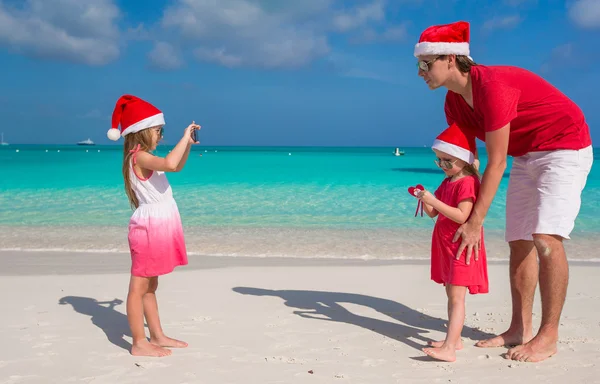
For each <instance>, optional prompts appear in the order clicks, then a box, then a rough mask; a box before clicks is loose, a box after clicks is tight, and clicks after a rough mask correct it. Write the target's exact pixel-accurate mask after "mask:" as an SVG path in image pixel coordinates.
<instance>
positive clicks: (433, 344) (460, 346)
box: [427, 285, 463, 351]
mask: <svg viewBox="0 0 600 384" xmlns="http://www.w3.org/2000/svg"><path fill="white" fill-rule="evenodd" d="M446 296H447V297H448V319H450V318H451V317H452V308H453V306H452V301H451V300H450V294H449V293H448V286H447V285H446ZM448 327H450V325H448ZM445 342H446V340H441V341H430V342H429V343H427V345H429V346H430V347H436V348H440V347H441V346H442V345H444V343H445ZM461 349H463V343H462V338H461V337H459V338H458V343H456V350H457V351H460V350H461Z"/></svg>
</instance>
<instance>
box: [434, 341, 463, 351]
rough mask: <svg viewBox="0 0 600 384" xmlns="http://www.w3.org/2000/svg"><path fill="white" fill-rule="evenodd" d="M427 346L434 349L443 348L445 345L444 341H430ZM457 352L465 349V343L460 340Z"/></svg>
mask: <svg viewBox="0 0 600 384" xmlns="http://www.w3.org/2000/svg"><path fill="white" fill-rule="evenodd" d="M427 345H429V346H430V347H434V348H441V347H442V345H444V340H442V341H430V342H428V343H427ZM455 349H456V350H457V351H460V350H461V349H463V343H462V340H460V341H459V342H458V344H456V348H455Z"/></svg>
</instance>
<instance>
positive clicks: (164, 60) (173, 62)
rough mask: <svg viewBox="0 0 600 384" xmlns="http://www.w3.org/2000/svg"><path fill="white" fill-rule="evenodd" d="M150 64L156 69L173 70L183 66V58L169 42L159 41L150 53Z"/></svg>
mask: <svg viewBox="0 0 600 384" xmlns="http://www.w3.org/2000/svg"><path fill="white" fill-rule="evenodd" d="M148 59H149V60H150V65H151V66H152V67H153V68H156V69H164V70H172V69H177V68H181V66H183V60H182V59H181V57H180V55H179V52H178V51H177V50H176V49H175V47H173V46H172V45H171V44H169V43H165V42H163V41H158V42H156V43H155V44H154V48H153V49H152V51H150V53H149V54H148Z"/></svg>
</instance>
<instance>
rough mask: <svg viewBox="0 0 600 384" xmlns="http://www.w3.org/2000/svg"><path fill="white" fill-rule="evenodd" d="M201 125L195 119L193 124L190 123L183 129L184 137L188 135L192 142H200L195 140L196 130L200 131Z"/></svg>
mask: <svg viewBox="0 0 600 384" xmlns="http://www.w3.org/2000/svg"><path fill="white" fill-rule="evenodd" d="M200 128H201V127H200V126H199V125H198V124H196V122H195V121H192V124H190V125H188V127H187V128H186V129H185V131H183V137H187V138H188V139H189V143H190V144H198V143H199V141H198V140H194V138H195V137H196V131H198V130H199V129H200Z"/></svg>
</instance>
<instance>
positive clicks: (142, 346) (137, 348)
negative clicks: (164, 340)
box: [131, 341, 172, 357]
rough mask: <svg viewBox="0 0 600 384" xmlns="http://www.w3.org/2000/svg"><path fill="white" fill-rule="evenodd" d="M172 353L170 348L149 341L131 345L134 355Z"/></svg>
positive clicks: (161, 355)
mask: <svg viewBox="0 0 600 384" xmlns="http://www.w3.org/2000/svg"><path fill="white" fill-rule="evenodd" d="M171 353H172V352H171V351H170V350H168V349H165V348H162V347H159V346H158V345H154V344H151V343H150V342H148V341H141V342H139V343H135V344H133V346H132V347H131V354H132V355H133V356H150V357H164V356H169V355H170V354H171Z"/></svg>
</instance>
